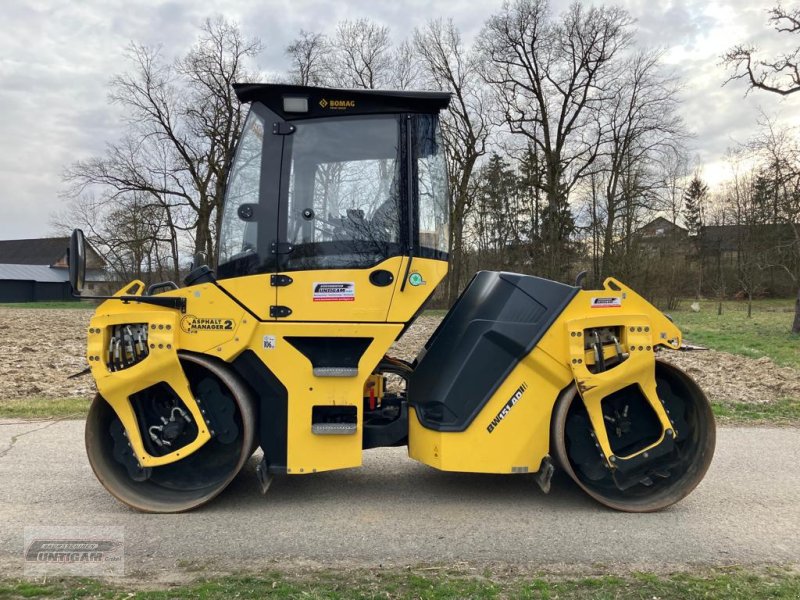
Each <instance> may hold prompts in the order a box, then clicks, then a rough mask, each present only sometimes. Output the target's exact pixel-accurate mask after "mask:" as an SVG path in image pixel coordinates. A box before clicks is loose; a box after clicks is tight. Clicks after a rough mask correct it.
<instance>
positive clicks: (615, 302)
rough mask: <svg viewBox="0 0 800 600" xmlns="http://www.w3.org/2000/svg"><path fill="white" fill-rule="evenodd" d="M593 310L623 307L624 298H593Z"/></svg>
mask: <svg viewBox="0 0 800 600" xmlns="http://www.w3.org/2000/svg"><path fill="white" fill-rule="evenodd" d="M591 306H592V308H619V307H620V306H622V298H620V297H618V296H606V297H599V298H592V304H591Z"/></svg>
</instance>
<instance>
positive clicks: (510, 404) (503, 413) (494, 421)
mask: <svg viewBox="0 0 800 600" xmlns="http://www.w3.org/2000/svg"><path fill="white" fill-rule="evenodd" d="M527 389H528V384H527V383H525V382H523V383H522V385H520V386H519V387H518V388H517V391H516V392H514V395H513V396H511V398H509V399H508V402H506V405H505V406H504V407H503V408H501V409H500V412H499V413H497V416H496V417H495V418H494V419H492V422H491V423H489V424H488V425H487V426H486V431H488V432H489V433H492V432H493V431H494V428H495V427H497V426H498V425H500V421H502V420H503V419H505V418H506V417H507V416H508V413H510V412H511V409H512V408H514V405H515V404H516V403H517V402H519V400H520V398H522V395H523V394H524V393H525V390H527Z"/></svg>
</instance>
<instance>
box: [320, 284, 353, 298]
mask: <svg viewBox="0 0 800 600" xmlns="http://www.w3.org/2000/svg"><path fill="white" fill-rule="evenodd" d="M355 299H356V284H355V283H354V282H352V281H344V282H342V281H336V282H334V281H323V282H315V283H314V302H352V301H353V300H355Z"/></svg>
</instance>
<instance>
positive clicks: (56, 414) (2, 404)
mask: <svg viewBox="0 0 800 600" xmlns="http://www.w3.org/2000/svg"><path fill="white" fill-rule="evenodd" d="M88 410H89V400H88V399H87V398H24V399H19V400H3V401H0V417H1V418H5V419H63V418H66V417H74V418H76V419H80V418H83V417H85V416H86V412H87V411H88Z"/></svg>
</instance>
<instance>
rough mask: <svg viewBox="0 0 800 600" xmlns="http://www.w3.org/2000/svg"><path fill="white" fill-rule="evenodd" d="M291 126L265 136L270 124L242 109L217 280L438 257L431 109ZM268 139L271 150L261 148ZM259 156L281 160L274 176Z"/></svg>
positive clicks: (437, 177) (442, 199)
mask: <svg viewBox="0 0 800 600" xmlns="http://www.w3.org/2000/svg"><path fill="white" fill-rule="evenodd" d="M267 125H269V127H268V126H267ZM292 125H293V126H294V131H293V132H292V133H291V135H286V136H277V135H270V134H269V133H267V134H266V135H265V133H264V132H265V130H267V129H270V127H271V124H269V123H265V120H264V119H263V118H262V117H261V116H259V115H257V114H256V113H255V111H253V110H251V113H250V116H249V117H248V119H247V123H246V124H245V128H244V131H243V133H242V138H241V141H240V144H239V148H238V150H237V154H236V158H235V162H234V164H233V168H232V170H231V175H230V180H229V184H228V190H227V194H226V200H225V211H224V215H223V219H222V228H221V239H220V260H219V274H220V276H221V277H230V276H234V275H237V274H247V273H253V272H260V271H261V272H263V271H266V270H273V269H276V270H281V271H287V270H288V271H291V270H308V269H343V268H367V267H371V266H374V265H376V264H378V263H380V262H381V261H383V260H385V259H387V258H390V257H392V256H400V255H407V254H409V253H412V252H413V254H414V255H417V256H429V257H432V258H440V259H443V260H446V259H447V240H448V233H447V224H448V214H449V213H448V204H447V177H446V168H445V161H444V154H443V152H444V150H443V147H442V143H441V139H440V133H439V127H438V117H437V116H435V115H413V116H411V117H409V116H406V115H368V116H353V117H339V118H320V119H307V120H296V121H293V122H292ZM265 138H266V139H265ZM281 138H283V139H281ZM270 143H272V144H279V146H278V149H279V151H277V152H271V151H270V149H269V148H268V147H266V148H265V145H268V144H270ZM409 155H410V156H411V160H409ZM265 156H266V157H267V158H269V157H270V156H272V157H274V158H273V159H272V160H275V158H278V157H280V162H281V165H282V166H281V167H280V168H277V169H275V170H274V174H275V175H279V174H280V173H282V174H281V175H279V176H276V177H274V179H275V180H271V177H270V176H269V174H270V172H271V171H270V170H269V169H270V166H269V163H268V162H267V161H265V160H264V157H265ZM262 163H263V165H262ZM265 175H266V176H265ZM281 179H283V180H284V183H283V184H282V183H281V181H280V180H281ZM275 204H279V206H269V205H275ZM270 219H273V220H274V222H269V220H270ZM270 232H271V233H270ZM276 248H277V249H278V250H279V251H277V252H276V251H275V250H276ZM233 265H237V267H236V268H232V267H233Z"/></svg>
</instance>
